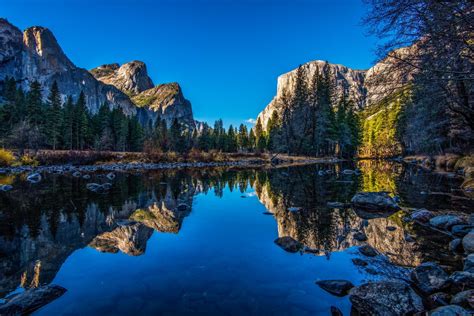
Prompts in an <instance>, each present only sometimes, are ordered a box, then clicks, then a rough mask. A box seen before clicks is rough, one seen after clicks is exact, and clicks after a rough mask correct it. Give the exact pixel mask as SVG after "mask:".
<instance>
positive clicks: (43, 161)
mask: <svg viewBox="0 0 474 316" xmlns="http://www.w3.org/2000/svg"><path fill="white" fill-rule="evenodd" d="M23 157H24V156H23ZM28 157H29V158H28V159H27V160H28V161H29V162H30V163H29V164H25V165H22V164H21V161H22V160H25V159H24V158H17V160H16V161H17V162H18V163H15V162H13V163H12V164H11V166H4V167H0V174H11V173H13V174H18V173H25V172H37V173H42V172H47V173H56V174H63V173H75V172H80V173H81V172H83V173H90V172H100V171H104V172H110V171H142V170H159V169H175V168H206V167H265V166H266V167H286V166H296V165H304V164H313V163H333V162H338V161H341V160H340V159H337V158H333V157H325V158H314V157H305V156H288V155H284V154H281V155H277V156H275V155H274V154H268V153H261V154H255V153H221V152H208V153H204V152H199V153H196V152H194V153H193V152H191V153H188V154H182V155H180V154H177V153H174V152H171V153H160V154H152V155H150V154H147V153H140V152H95V151H38V152H37V153H36V154H35V155H28Z"/></svg>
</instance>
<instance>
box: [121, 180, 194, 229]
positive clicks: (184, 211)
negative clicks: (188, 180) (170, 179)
mask: <svg viewBox="0 0 474 316" xmlns="http://www.w3.org/2000/svg"><path fill="white" fill-rule="evenodd" d="M188 189H189V190H186V191H185V192H183V193H180V194H179V196H178V198H174V197H173V192H172V191H171V188H170V187H168V188H167V191H166V195H165V197H164V198H163V199H160V200H158V201H155V202H153V203H152V204H151V205H149V206H148V207H146V208H141V209H137V210H136V211H135V212H133V214H132V215H131V216H130V219H131V220H134V221H137V222H140V223H143V224H144V225H146V226H147V227H150V228H153V229H154V230H157V231H160V232H169V233H178V232H179V230H180V228H181V225H182V223H183V220H184V218H185V217H186V216H188V215H189V213H190V212H191V205H192V199H193V196H194V192H195V191H194V189H193V188H192V187H189V188H188Z"/></svg>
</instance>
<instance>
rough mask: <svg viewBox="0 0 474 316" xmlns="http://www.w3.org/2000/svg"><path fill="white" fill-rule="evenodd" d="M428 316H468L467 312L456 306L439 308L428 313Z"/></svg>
mask: <svg viewBox="0 0 474 316" xmlns="http://www.w3.org/2000/svg"><path fill="white" fill-rule="evenodd" d="M428 315H430V316H470V315H471V313H469V312H468V311H467V310H465V309H464V308H462V307H461V306H457V305H448V306H441V307H438V308H436V309H434V310H432V311H430V312H429V314H428Z"/></svg>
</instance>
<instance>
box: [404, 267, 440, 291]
mask: <svg viewBox="0 0 474 316" xmlns="http://www.w3.org/2000/svg"><path fill="white" fill-rule="evenodd" d="M410 278H411V279H412V281H413V282H414V283H415V285H416V286H417V287H418V288H419V289H420V291H421V292H423V293H424V294H426V295H428V294H432V293H435V292H438V291H439V290H441V289H443V288H445V287H446V285H447V281H448V278H449V276H448V274H447V273H446V272H445V271H444V270H443V269H441V268H440V267H439V266H438V265H437V264H436V263H434V262H426V263H423V264H421V265H419V266H418V267H416V268H415V269H413V271H412V272H411V274H410Z"/></svg>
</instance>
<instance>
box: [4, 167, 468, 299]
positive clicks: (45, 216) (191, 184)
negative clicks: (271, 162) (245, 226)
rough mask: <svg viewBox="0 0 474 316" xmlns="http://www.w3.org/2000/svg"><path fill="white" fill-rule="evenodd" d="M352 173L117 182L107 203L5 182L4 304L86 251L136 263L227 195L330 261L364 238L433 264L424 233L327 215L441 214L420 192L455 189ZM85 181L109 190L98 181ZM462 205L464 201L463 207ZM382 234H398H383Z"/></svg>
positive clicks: (178, 176)
mask: <svg viewBox="0 0 474 316" xmlns="http://www.w3.org/2000/svg"><path fill="white" fill-rule="evenodd" d="M358 166H359V168H360V169H361V171H362V174H361V175H357V174H344V172H342V171H343V170H344V169H354V166H351V165H350V164H348V165H339V164H332V165H313V166H304V167H291V168H278V169H271V170H267V169H256V170H255V169H254V170H229V169H224V168H214V169H192V170H184V169H183V170H168V171H156V172H148V173H144V174H138V175H132V174H130V175H120V174H119V175H118V176H117V178H116V179H115V180H114V181H113V187H112V189H111V191H110V192H109V193H107V194H96V193H93V192H90V191H88V190H87V189H86V185H85V184H86V182H87V181H86V180H84V179H81V178H73V177H66V176H54V175H46V176H45V179H44V180H43V181H42V182H41V183H39V184H36V185H31V184H29V183H28V182H26V181H24V179H18V178H9V180H8V181H9V182H10V183H12V184H13V186H14V189H13V190H12V191H10V192H9V193H7V194H3V193H2V194H0V265H1V269H0V295H4V294H5V293H8V292H10V291H12V290H14V289H15V288H16V287H17V286H18V285H23V286H26V287H29V286H35V285H37V284H43V283H48V282H50V281H51V280H52V279H53V278H54V276H55V275H56V273H57V271H58V270H59V268H60V267H61V265H62V263H63V262H64V261H65V260H66V258H67V257H68V256H69V255H70V254H71V253H72V252H73V251H75V250H76V249H80V248H83V247H85V246H88V245H90V246H91V247H94V248H96V249H97V250H99V251H103V252H112V253H115V252H118V251H121V252H123V253H126V254H129V255H141V254H143V253H144V252H145V251H146V244H147V241H148V239H149V238H150V236H151V234H152V232H153V231H160V232H167V233H178V232H179V230H180V229H181V227H182V225H183V221H184V220H185V218H186V217H187V216H188V215H189V213H190V212H191V211H192V206H193V199H194V196H195V195H196V194H199V193H201V194H213V195H216V196H217V197H222V196H223V194H224V192H226V190H229V191H232V192H240V193H244V192H246V191H247V190H249V189H251V188H253V189H254V190H255V192H256V194H257V196H258V198H259V200H260V201H261V202H262V203H263V204H264V205H265V206H266V208H267V209H268V210H269V211H270V212H272V213H273V214H274V217H275V220H276V223H277V227H278V235H279V236H291V237H293V238H295V239H297V240H299V241H300V242H302V243H304V244H305V245H306V246H308V247H310V248H313V249H317V250H320V251H321V253H324V254H326V255H329V254H330V253H331V252H332V251H339V250H343V249H346V248H348V247H350V246H353V245H358V244H360V242H358V241H357V240H355V239H354V238H353V235H354V232H356V231H364V232H365V233H366V234H367V236H368V242H369V243H370V244H372V245H373V246H374V247H376V248H377V249H379V250H380V251H382V252H387V253H391V255H390V256H389V257H390V259H391V260H392V261H393V262H395V263H400V264H403V265H411V264H415V263H419V262H422V261H423V260H425V259H427V258H429V259H430V260H431V259H433V257H432V256H431V255H430V254H432V253H435V252H436V251H437V249H440V248H439V247H438V246H437V245H436V244H432V243H431V240H433V238H431V237H426V236H427V234H426V233H425V232H422V231H420V230H419V229H418V230H417V229H416V228H413V227H406V225H403V224H402V223H401V222H400V221H398V220H396V218H395V217H393V218H392V217H390V218H388V219H385V218H383V219H380V218H378V219H369V220H368V221H366V220H364V219H363V218H360V217H359V216H357V215H356V213H355V212H353V211H352V210H351V209H341V208H331V207H329V206H328V202H343V203H347V202H349V201H350V199H351V198H352V196H353V195H354V193H356V192H357V191H359V190H367V191H369V190H370V191H375V190H386V191H390V192H392V193H394V194H398V195H400V196H401V198H402V201H403V203H404V204H405V205H410V206H417V207H421V206H425V207H426V206H428V208H430V207H429V206H430V205H431V204H430V203H432V202H433V201H435V202H436V203H438V205H441V206H443V207H444V206H445V205H448V202H450V201H449V200H445V198H446V197H444V196H436V197H431V196H430V197H431V200H429V199H427V198H426V196H424V195H420V194H419V192H420V191H421V190H431V191H433V190H445V191H446V190H449V189H451V188H452V187H453V186H455V185H456V181H457V180H456V179H447V178H445V177H444V178H439V177H438V176H436V175H433V174H427V173H424V172H422V171H420V170H419V169H415V168H406V169H404V168H401V167H400V166H397V165H394V164H387V163H385V164H384V163H381V162H360V163H359V165H358ZM88 181H94V182H100V183H102V182H105V181H107V180H106V178H105V177H103V176H102V177H100V176H97V175H94V176H93V179H92V180H88ZM426 188H428V189H426ZM420 196H421V199H420ZM423 198H425V199H427V200H423ZM469 203H470V202H469ZM454 205H456V204H454ZM466 205H469V204H466V203H465V201H463V202H462V204H460V207H466ZM387 226H396V227H397V230H395V231H387V229H386V227H387ZM407 233H409V234H411V235H414V236H415V237H416V236H417V235H419V236H418V237H417V244H411V243H409V242H407V241H406V240H405V235H406V234H407ZM425 237H426V238H425Z"/></svg>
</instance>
